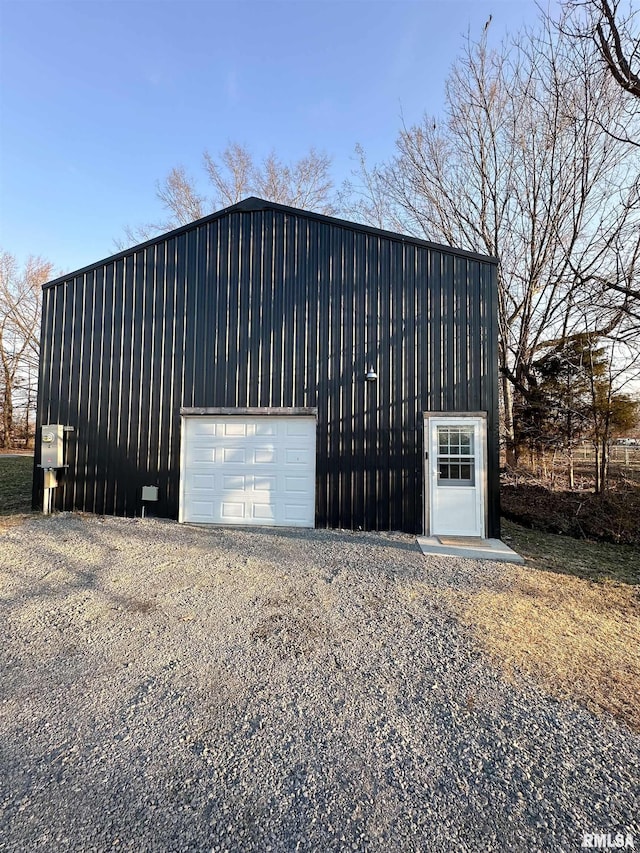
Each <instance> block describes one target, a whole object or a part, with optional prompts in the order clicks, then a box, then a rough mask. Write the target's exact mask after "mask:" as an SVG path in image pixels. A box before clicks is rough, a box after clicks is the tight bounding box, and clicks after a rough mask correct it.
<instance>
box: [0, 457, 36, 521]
mask: <svg viewBox="0 0 640 853" xmlns="http://www.w3.org/2000/svg"><path fill="white" fill-rule="evenodd" d="M32 479H33V457H32V456H21V457H19V458H13V459H3V458H2V456H0V515H5V516H6V515H16V514H19V513H26V512H31V483H32Z"/></svg>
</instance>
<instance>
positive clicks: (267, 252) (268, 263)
mask: <svg viewBox="0 0 640 853" xmlns="http://www.w3.org/2000/svg"><path fill="white" fill-rule="evenodd" d="M272 235H273V214H272V213H271V212H270V211H269V212H268V213H266V214H265V215H264V218H263V224H262V232H261V235H260V239H261V243H262V264H261V268H260V310H261V319H260V332H261V334H260V342H261V347H260V397H259V402H258V405H259V406H268V405H270V401H271V399H272V397H271V364H272V361H271V358H272V356H271V343H272V335H271V329H272V311H273V268H272V263H273V236H272Z"/></svg>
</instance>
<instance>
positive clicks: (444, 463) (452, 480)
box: [438, 427, 475, 486]
mask: <svg viewBox="0 0 640 853" xmlns="http://www.w3.org/2000/svg"><path fill="white" fill-rule="evenodd" d="M473 444H474V442H473V427H438V479H439V480H442V481H445V482H448V483H449V484H450V485H461V486H462V485H473V484H474V481H475V454H474V446H473Z"/></svg>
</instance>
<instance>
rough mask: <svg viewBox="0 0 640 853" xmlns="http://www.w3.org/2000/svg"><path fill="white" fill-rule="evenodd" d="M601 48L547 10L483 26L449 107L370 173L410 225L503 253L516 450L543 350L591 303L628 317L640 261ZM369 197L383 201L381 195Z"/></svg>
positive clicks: (503, 329)
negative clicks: (506, 36)
mask: <svg viewBox="0 0 640 853" xmlns="http://www.w3.org/2000/svg"><path fill="white" fill-rule="evenodd" d="M592 60H593V50H592V48H591V46H590V45H589V44H588V43H587V42H586V41H576V40H572V39H569V38H566V37H564V36H562V35H559V34H558V33H556V32H555V31H554V30H553V27H552V26H551V25H550V24H548V22H547V24H546V25H545V26H544V27H543V28H542V29H541V30H540V31H539V32H536V33H534V32H527V33H525V34H523V35H521V36H520V37H519V38H518V39H517V40H516V41H515V42H514V43H511V44H510V45H503V46H502V47H501V48H500V49H499V50H493V51H492V50H489V48H488V45H487V34H486V31H485V33H484V35H483V37H482V39H481V40H480V42H479V43H472V42H470V41H468V42H467V44H466V47H465V51H464V53H463V55H462V57H461V58H460V59H459V60H458V62H457V63H456V64H455V66H454V68H453V70H452V73H451V75H450V77H449V80H448V82H447V86H446V110H445V113H444V115H443V116H442V117H440V118H434V117H432V116H425V117H424V119H423V121H422V122H421V123H420V124H419V125H415V126H411V127H406V126H404V127H403V128H402V130H401V132H400V135H399V137H398V140H397V143H396V145H397V154H396V156H395V157H394V158H393V160H392V161H391V162H389V163H387V164H384V165H382V166H381V167H378V168H377V169H375V170H374V178H373V180H372V178H371V171H369V173H368V174H367V175H365V177H364V179H363V181H362V183H361V189H362V191H363V192H364V194H365V198H367V191H368V190H369V189H370V188H371V187H372V186H373V188H374V190H375V191H376V192H378V193H379V192H382V193H383V194H384V198H385V202H386V207H387V209H388V210H389V212H390V213H389V216H388V217H387V219H389V220H391V221H393V222H394V223H395V224H396V227H398V228H399V229H400V230H404V231H408V232H409V233H414V234H417V235H418V236H423V237H426V238H427V239H432V240H433V239H435V240H442V241H444V242H446V243H450V244H452V245H457V246H461V247H463V248H469V249H472V250H476V251H481V252H485V253H487V254H490V255H494V256H499V258H500V265H499V271H498V288H499V295H498V298H499V304H498V322H499V333H500V340H499V368H500V373H501V376H502V382H501V390H502V397H503V404H504V432H505V439H506V443H507V451H508V456H509V459H510V461H515V452H516V450H517V446H518V424H517V422H515V421H514V395H515V396H516V397H517V396H521V397H525V398H526V396H527V394H528V393H529V391H530V386H531V365H532V363H533V361H534V359H535V358H536V357H538V356H539V354H540V353H541V352H543V351H545V349H549V348H552V347H554V346H557V345H558V343H559V342H560V341H564V340H570V339H571V336H572V335H574V336H575V335H579V334H581V333H582V331H583V327H582V323H583V316H584V314H585V312H586V313H587V314H588V315H589V317H592V318H594V322H595V325H594V326H593V332H594V334H595V333H597V334H598V335H600V336H604V335H607V334H608V333H609V332H611V330H613V329H615V328H617V327H619V326H620V324H622V323H625V322H627V321H628V318H629V314H628V312H627V309H628V307H629V303H630V300H631V294H629V293H627V292H626V289H625V286H624V282H625V281H626V280H627V279H628V277H629V276H630V275H633V274H634V270H635V268H636V266H637V254H638V253H637V247H638V234H639V233H640V210H639V207H638V201H637V194H636V193H635V178H636V175H637V170H638V159H637V158H636V156H635V153H634V152H633V150H632V149H630V148H629V146H626V145H624V144H623V143H622V142H619V141H617V140H615V139H612V138H611V137H610V136H608V135H607V134H605V133H604V132H603V130H602V127H601V121H602V119H603V117H606V116H607V115H616V114H617V112H618V110H619V103H620V97H621V90H619V89H618V88H617V87H615V86H614V85H613V83H612V82H611V81H610V80H609V79H608V78H607V77H606V76H605V75H602V74H599V75H596V74H594V73H593V61H592ZM596 115H598V116H599V119H598V120H596V118H595V116H596ZM368 198H369V199H371V195H369V196H368ZM361 206H362V207H363V208H364V209H366V204H364V205H361ZM371 206H372V208H373V209H374V210H379V208H380V201H379V199H377V198H373V199H371ZM605 282H606V283H608V284H607V285H606V286H605V284H604V283H605ZM611 283H615V284H616V285H617V286H618V287H619V288H620V289H619V291H616V290H615V289H614V288H612V287H610V286H609V285H610V284H611ZM515 410H517V407H515Z"/></svg>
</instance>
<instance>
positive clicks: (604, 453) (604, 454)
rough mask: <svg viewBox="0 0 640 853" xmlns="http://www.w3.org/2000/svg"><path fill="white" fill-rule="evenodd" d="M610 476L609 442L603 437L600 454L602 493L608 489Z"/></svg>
mask: <svg viewBox="0 0 640 853" xmlns="http://www.w3.org/2000/svg"><path fill="white" fill-rule="evenodd" d="M608 476H609V442H608V441H607V439H606V438H603V439H602V450H601V454H600V478H599V479H600V494H601V495H603V494H604V493H605V492H606V491H607V479H608Z"/></svg>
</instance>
